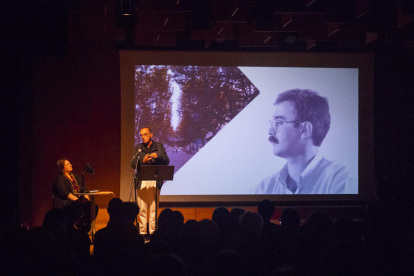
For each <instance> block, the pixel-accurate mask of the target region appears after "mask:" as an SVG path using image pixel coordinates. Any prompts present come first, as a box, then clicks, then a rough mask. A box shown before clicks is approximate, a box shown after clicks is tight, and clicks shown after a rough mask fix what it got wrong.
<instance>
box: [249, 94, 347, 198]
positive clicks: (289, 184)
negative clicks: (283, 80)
mask: <svg viewBox="0 0 414 276" xmlns="http://www.w3.org/2000/svg"><path fill="white" fill-rule="evenodd" d="M330 125H331V115H330V113H329V102H328V99H327V98H326V97H323V96H322V95H319V93H318V92H316V91H312V90H310V89H291V90H287V91H284V92H282V93H280V94H279V95H278V96H277V98H276V101H275V103H274V112H273V116H272V118H271V119H270V127H269V130H268V135H269V138H268V140H269V142H270V143H271V145H272V153H273V155H275V156H277V157H278V158H283V159H285V160H286V163H285V165H284V166H283V167H281V168H275V169H277V171H276V173H274V174H272V175H270V176H268V177H266V178H264V179H263V180H262V181H261V182H260V183H259V184H258V185H257V186H255V187H253V188H252V190H251V191H250V193H251V194H343V193H345V191H346V189H347V185H351V184H350V182H351V179H350V177H349V173H348V171H347V169H346V167H345V166H343V165H341V164H339V163H337V162H336V161H331V160H327V159H325V158H324V156H323V155H322V153H321V152H320V151H319V147H320V146H321V144H322V143H323V140H324V138H325V136H326V135H327V133H328V131H329V128H330ZM338 146H340V145H338Z"/></svg>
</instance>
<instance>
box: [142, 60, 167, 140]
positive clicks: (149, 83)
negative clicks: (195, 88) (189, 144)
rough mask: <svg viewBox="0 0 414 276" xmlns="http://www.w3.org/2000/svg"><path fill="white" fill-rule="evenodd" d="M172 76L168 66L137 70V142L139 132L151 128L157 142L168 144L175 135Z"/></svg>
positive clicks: (143, 67) (146, 67)
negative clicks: (172, 117)
mask: <svg viewBox="0 0 414 276" xmlns="http://www.w3.org/2000/svg"><path fill="white" fill-rule="evenodd" d="M170 80H171V75H170V74H169V73H168V67H167V66H136V68H135V142H136V143H139V141H140V140H139V130H140V129H141V128H143V127H146V126H151V128H152V129H153V131H154V135H155V137H156V139H157V141H160V142H162V143H164V144H168V140H169V137H171V136H172V135H174V133H173V128H172V126H171V114H172V112H171V105H172V102H171V100H170V99H171V96H172V91H171V86H170Z"/></svg>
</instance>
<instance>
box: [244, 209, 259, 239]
mask: <svg viewBox="0 0 414 276" xmlns="http://www.w3.org/2000/svg"><path fill="white" fill-rule="evenodd" d="M240 226H241V230H242V232H243V233H244V234H246V235H248V236H250V237H252V238H258V237H259V236H260V234H261V233H262V228H263V218H262V216H261V215H259V214H258V213H253V212H246V213H244V214H243V215H242V216H241V221H240Z"/></svg>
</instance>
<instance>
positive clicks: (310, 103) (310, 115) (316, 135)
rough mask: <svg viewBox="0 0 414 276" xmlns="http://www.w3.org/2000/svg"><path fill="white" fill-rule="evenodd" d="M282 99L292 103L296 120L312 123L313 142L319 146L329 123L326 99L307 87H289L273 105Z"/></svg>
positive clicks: (329, 116)
mask: <svg viewBox="0 0 414 276" xmlns="http://www.w3.org/2000/svg"><path fill="white" fill-rule="evenodd" d="M284 101H290V102H292V103H293V106H294V107H295V111H296V114H297V118H296V119H297V120H298V121H301V122H305V121H308V122H310V123H311V124H312V127H313V130H312V139H313V144H314V145H315V146H318V147H319V146H320V145H321V144H322V141H323V139H324V138H325V136H326V134H327V133H328V130H329V127H330V125H331V115H330V114H329V104H328V99H327V98H325V97H322V96H320V95H319V94H318V93H317V92H315V91H312V90H309V89H291V90H287V91H284V92H282V93H280V94H279V95H278V96H277V98H276V102H275V105H276V104H279V103H281V102H284Z"/></svg>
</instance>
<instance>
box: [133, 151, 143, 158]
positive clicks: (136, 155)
mask: <svg viewBox="0 0 414 276" xmlns="http://www.w3.org/2000/svg"><path fill="white" fill-rule="evenodd" d="M141 151H142V150H141V149H139V150H138V152H137V154H135V155H134V157H132V160H134V159H135V158H137V157H138V158H139V156H138V155H139V153H140V152H141Z"/></svg>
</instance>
